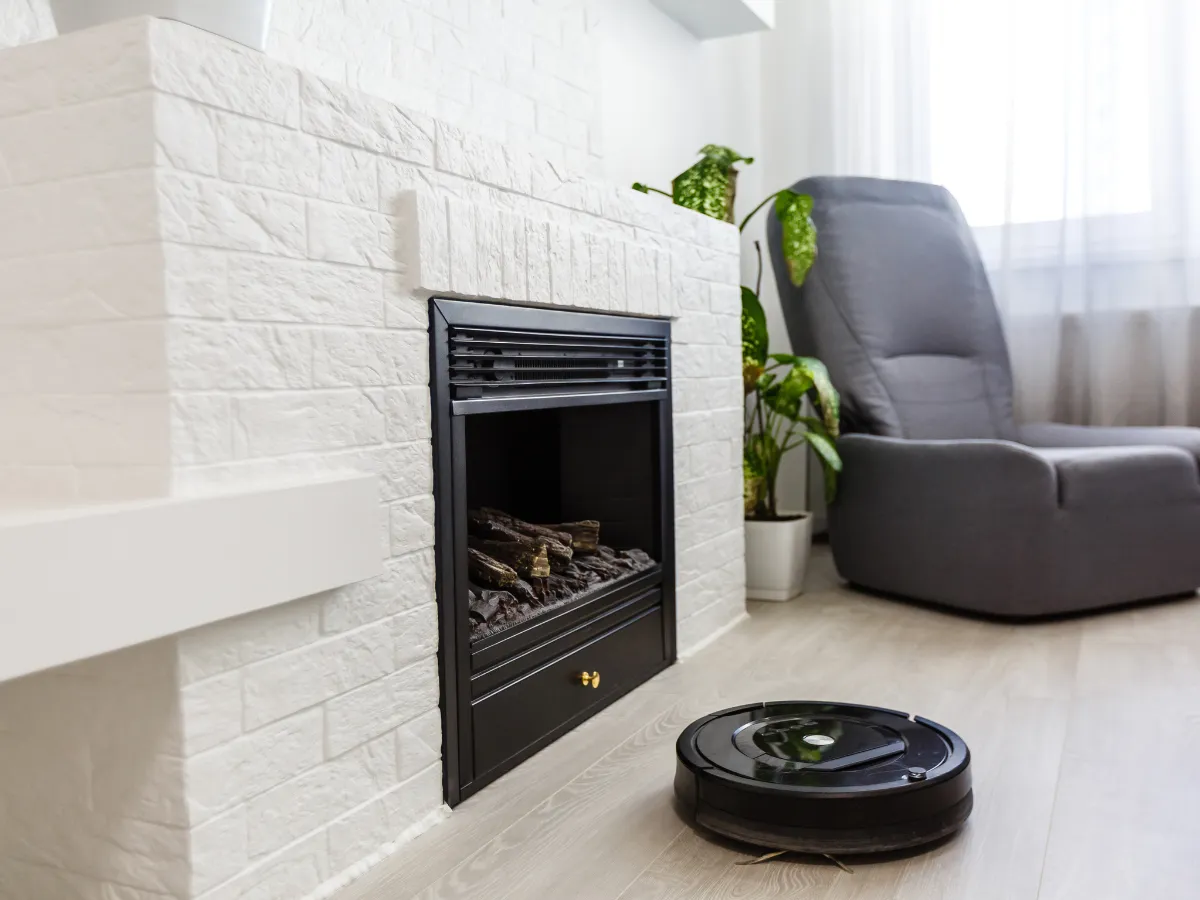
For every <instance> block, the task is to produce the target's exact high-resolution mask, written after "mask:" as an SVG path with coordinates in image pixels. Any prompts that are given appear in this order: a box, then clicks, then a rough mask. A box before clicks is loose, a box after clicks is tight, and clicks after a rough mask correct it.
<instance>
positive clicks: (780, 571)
mask: <svg viewBox="0 0 1200 900" xmlns="http://www.w3.org/2000/svg"><path fill="white" fill-rule="evenodd" d="M701 154H702V157H703V158H702V159H701V161H700V163H697V164H696V166H693V167H692V168H691V169H689V170H687V172H684V173H683V174H682V175H681V176H679V178H676V179H675V182H676V183H675V184H674V185H673V188H674V191H673V195H668V196H673V199H674V200H675V202H676V203H679V204H680V205H682V206H687V207H689V208H691V209H696V210H697V211H698V212H703V213H705V214H706V215H710V216H713V218H718V219H724V220H726V221H733V219H732V207H733V189H732V185H733V184H734V183H735V180H734V179H735V177H736V172H735V171H734V170H733V164H734V163H736V162H739V161H744V162H747V163H750V162H753V160H752V159H746V158H745V157H742V156H739V155H738V154H737V153H735V152H734V151H732V150H729V149H728V148H726V147H716V146H713V145H710V146H708V147H705V148H704V149H703V150H702V151H701ZM698 167H699V170H700V171H706V172H707V175H708V177H707V178H705V179H703V182H704V185H705V186H706V190H700V191H696V190H690V191H688V190H680V187H681V185H682V184H690V181H689V179H688V176H689V174H690V173H694V172H697V171H698ZM681 179H682V180H683V181H681ZM634 188H635V189H636V190H640V191H643V192H645V191H648V190H653V188H647V187H646V186H645V185H643V184H635V185H634ZM659 193H666V192H665V191H659ZM772 201H774V205H775V214H776V216H778V218H779V221H780V223H781V225H782V228H783V255H784V259H785V260H786V262H787V268H788V275H789V277H790V278H791V280H792V283H793V284H795V285H796V286H797V287H799V286H800V285H802V284H803V283H804V279H805V278H806V277H807V275H808V271H809V269H811V268H812V264H813V262H814V261H815V260H816V257H817V228H816V225H815V224H814V223H813V220H812V216H811V213H812V204H813V200H812V197H809V196H808V195H806V194H797V193H795V192H793V191H790V190H787V189H784V190H782V191H778V192H776V193H774V194H771V195H770V196H769V197H767V198H766V199H765V200H763V201H762V202H761V203H759V204H758V206H756V207H755V208H754V209H753V210H751V212H750V214H749V215H747V216H746V217H745V218H744V219H743V220H742V222H741V225H739V226H738V228H739V230H740V231H744V230H745V228H746V226H747V225H748V224H749V222H750V220H751V219H752V218H754V216H755V214H756V213H758V211H759V210H761V209H762V208H763V207H765V206H766V205H767V204H768V203H771V202H772ZM754 249H755V251H756V252H757V254H758V274H757V276H756V278H755V285H754V288H753V289H751V288H749V287H745V286H743V287H742V383H743V386H744V388H745V393H746V418H745V429H744V433H743V456H742V474H743V499H744V502H745V513H746V595H747V596H748V597H751V598H754V599H758V600H790V599H791V598H793V597H795V596H796V595H797V594H799V593H800V591H801V589H802V587H803V584H804V572H805V569H806V568H807V565H808V556H809V551H810V549H811V547H812V517H811V515H810V514H809V513H807V512H803V511H789V510H783V509H780V508H779V504H778V483H779V466H780V464H781V463H782V461H783V457H784V454H786V453H788V452H790V451H792V450H794V449H796V448H797V447H800V446H805V445H806V446H808V447H810V448H811V449H812V450H813V451H814V452H815V453H816V454H817V457H818V459H820V461H821V466H822V469H823V470H824V474H825V497H826V500H827V501H831V500H833V496H834V494H835V493H836V491H837V477H838V473H839V472H841V470H842V461H841V458H840V457H839V456H838V452H837V447H836V445H835V442H836V440H837V435H838V405H839V398H838V393H837V391H836V390H835V389H834V387H833V383H832V382H831V381H830V379H829V372H828V371H827V370H826V369H825V366H824V364H822V363H821V361H820V360H818V359H814V358H812V357H809V356H793V355H792V354H790V353H771V352H770V351H769V347H768V345H769V335H768V333H767V317H766V314H765V313H764V312H763V308H762V304H761V303H760V302H759V299H758V298H759V292H760V289H761V287H762V270H763V266H762V247H761V246H760V245H759V243H758V241H755V242H754ZM806 398H808V399H810V400H811V404H812V407H813V411H814V412H815V413H816V414H815V415H808V414H807V410H806V409H805V406H804V401H805V399H806Z"/></svg>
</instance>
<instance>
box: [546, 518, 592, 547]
mask: <svg viewBox="0 0 1200 900" xmlns="http://www.w3.org/2000/svg"><path fill="white" fill-rule="evenodd" d="M536 527H538V528H548V529H550V530H551V531H554V532H557V533H559V534H566V535H570V537H571V549H573V550H578V551H580V552H581V553H595V552H596V547H598V546H599V545H600V523H599V522H597V521H596V520H595V519H583V520H582V521H580V522H560V523H559V524H557V525H538V526H536Z"/></svg>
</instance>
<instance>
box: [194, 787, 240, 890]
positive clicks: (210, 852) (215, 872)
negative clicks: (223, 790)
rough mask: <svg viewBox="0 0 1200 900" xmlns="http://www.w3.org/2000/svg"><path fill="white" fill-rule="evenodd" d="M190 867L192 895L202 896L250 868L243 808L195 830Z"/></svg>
mask: <svg viewBox="0 0 1200 900" xmlns="http://www.w3.org/2000/svg"><path fill="white" fill-rule="evenodd" d="M191 863H192V885H191V887H192V894H200V893H203V892H204V891H206V890H208V889H209V888H211V887H215V886H216V885H218V884H220V883H221V882H223V881H227V880H228V879H230V878H232V877H233V876H235V875H237V874H238V873H240V872H241V871H242V870H243V869H245V868H246V867H247V866H249V865H250V854H249V852H247V847H246V810H245V808H244V807H238V808H236V809H233V810H230V811H229V812H228V813H226V814H225V815H223V816H220V817H219V818H216V819H213V820H212V821H209V822H205V823H204V824H203V825H200V826H198V827H196V828H193V829H192V834H191Z"/></svg>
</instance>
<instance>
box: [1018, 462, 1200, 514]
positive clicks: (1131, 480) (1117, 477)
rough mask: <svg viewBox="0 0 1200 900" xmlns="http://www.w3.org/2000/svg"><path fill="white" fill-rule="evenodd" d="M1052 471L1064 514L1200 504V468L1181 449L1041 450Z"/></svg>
mask: <svg viewBox="0 0 1200 900" xmlns="http://www.w3.org/2000/svg"><path fill="white" fill-rule="evenodd" d="M1034 452H1036V453H1037V455H1038V456H1040V457H1042V458H1043V459H1045V460H1046V461H1047V462H1049V463H1050V464H1051V465H1052V466H1054V472H1055V475H1056V481H1057V484H1058V505H1059V507H1061V508H1062V509H1065V510H1097V511H1099V510H1105V509H1109V510H1113V511H1114V512H1118V513H1119V512H1120V511H1129V510H1132V509H1137V508H1142V507H1160V506H1164V505H1178V504H1200V466H1198V465H1197V460H1196V457H1194V456H1192V454H1191V453H1189V452H1187V451H1186V450H1181V449H1179V448H1176V447H1152V446H1151V447H1053V448H1037V449H1035V451H1034Z"/></svg>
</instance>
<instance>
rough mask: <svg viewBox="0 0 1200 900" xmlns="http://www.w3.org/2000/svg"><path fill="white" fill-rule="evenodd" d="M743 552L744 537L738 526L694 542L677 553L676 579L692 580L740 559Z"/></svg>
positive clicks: (680, 580) (683, 581)
mask: <svg viewBox="0 0 1200 900" xmlns="http://www.w3.org/2000/svg"><path fill="white" fill-rule="evenodd" d="M744 552H745V537H744V535H743V533H742V529H740V528H737V529H734V530H732V531H727V532H725V533H724V534H722V535H719V536H717V537H715V538H712V539H711V540H708V541H705V542H704V543H700V544H695V545H694V546H692V547H689V548H688V549H687V550H685V551H683V552H681V553H680V554H679V558H678V573H677V578H678V581H679V583H680V584H687V583H688V582H690V581H694V580H695V579H697V578H699V577H700V576H701V575H703V574H704V573H705V572H707V571H710V570H712V569H714V568H717V567H719V566H723V565H725V564H726V563H729V562H732V561H733V560H735V559H740V558H741V557H742V554H743V553H744Z"/></svg>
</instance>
